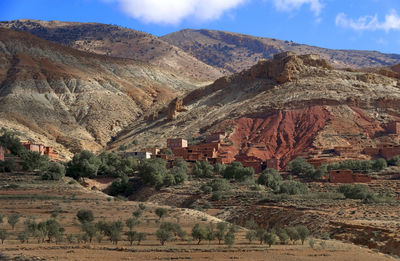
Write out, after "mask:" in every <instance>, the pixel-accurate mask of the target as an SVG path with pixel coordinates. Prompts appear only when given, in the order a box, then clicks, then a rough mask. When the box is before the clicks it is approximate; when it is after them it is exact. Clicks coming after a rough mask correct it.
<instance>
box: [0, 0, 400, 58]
mask: <svg viewBox="0 0 400 261" xmlns="http://www.w3.org/2000/svg"><path fill="white" fill-rule="evenodd" d="M24 18H29V19H38V20H61V21H77V22H99V23H107V24H116V25H121V26H125V27H128V28H132V29H136V30H140V31H144V32H148V33H151V34H154V35H157V36H160V35H164V34H168V33H170V32H174V31H177V30H180V29H183V28H206V29H215V30H224V31H231V32H238V33H243V34H250V35H255V36H261V37H272V38H278V39H282V40H292V41H295V42H298V43H304V44H309V45H315V46H321V47H326V48H334V49H360V50H376V51H381V52H386V53H400V0H0V20H2V21H4V20H14V19H24Z"/></svg>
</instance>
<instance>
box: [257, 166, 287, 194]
mask: <svg viewBox="0 0 400 261" xmlns="http://www.w3.org/2000/svg"><path fill="white" fill-rule="evenodd" d="M257 183H258V184H261V185H264V186H266V187H268V188H270V189H272V190H273V191H279V189H280V186H281V184H282V176H281V175H280V174H279V172H278V171H277V170H276V169H265V170H264V171H263V172H262V173H261V175H260V176H259V177H258V180H257Z"/></svg>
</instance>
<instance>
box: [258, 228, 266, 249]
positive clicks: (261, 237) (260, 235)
mask: <svg viewBox="0 0 400 261" xmlns="http://www.w3.org/2000/svg"><path fill="white" fill-rule="evenodd" d="M265 233H267V231H265V230H264V229H262V228H260V229H257V230H256V237H257V239H258V240H259V241H260V245H261V244H262V243H263V242H264V238H265Z"/></svg>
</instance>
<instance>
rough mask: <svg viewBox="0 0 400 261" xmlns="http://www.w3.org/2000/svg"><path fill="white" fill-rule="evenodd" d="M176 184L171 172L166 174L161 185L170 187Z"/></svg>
mask: <svg viewBox="0 0 400 261" xmlns="http://www.w3.org/2000/svg"><path fill="white" fill-rule="evenodd" d="M175 184H176V181H175V177H174V175H172V174H167V175H165V177H164V181H163V185H164V186H166V187H170V186H173V185H175Z"/></svg>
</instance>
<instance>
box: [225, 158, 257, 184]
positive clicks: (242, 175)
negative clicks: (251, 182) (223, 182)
mask: <svg viewBox="0 0 400 261" xmlns="http://www.w3.org/2000/svg"><path fill="white" fill-rule="evenodd" d="M253 177H254V169H253V168H246V167H243V166H242V163H240V162H232V163H231V164H230V165H229V166H227V167H226V169H225V171H224V178H226V179H235V180H239V181H244V180H247V179H253Z"/></svg>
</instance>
